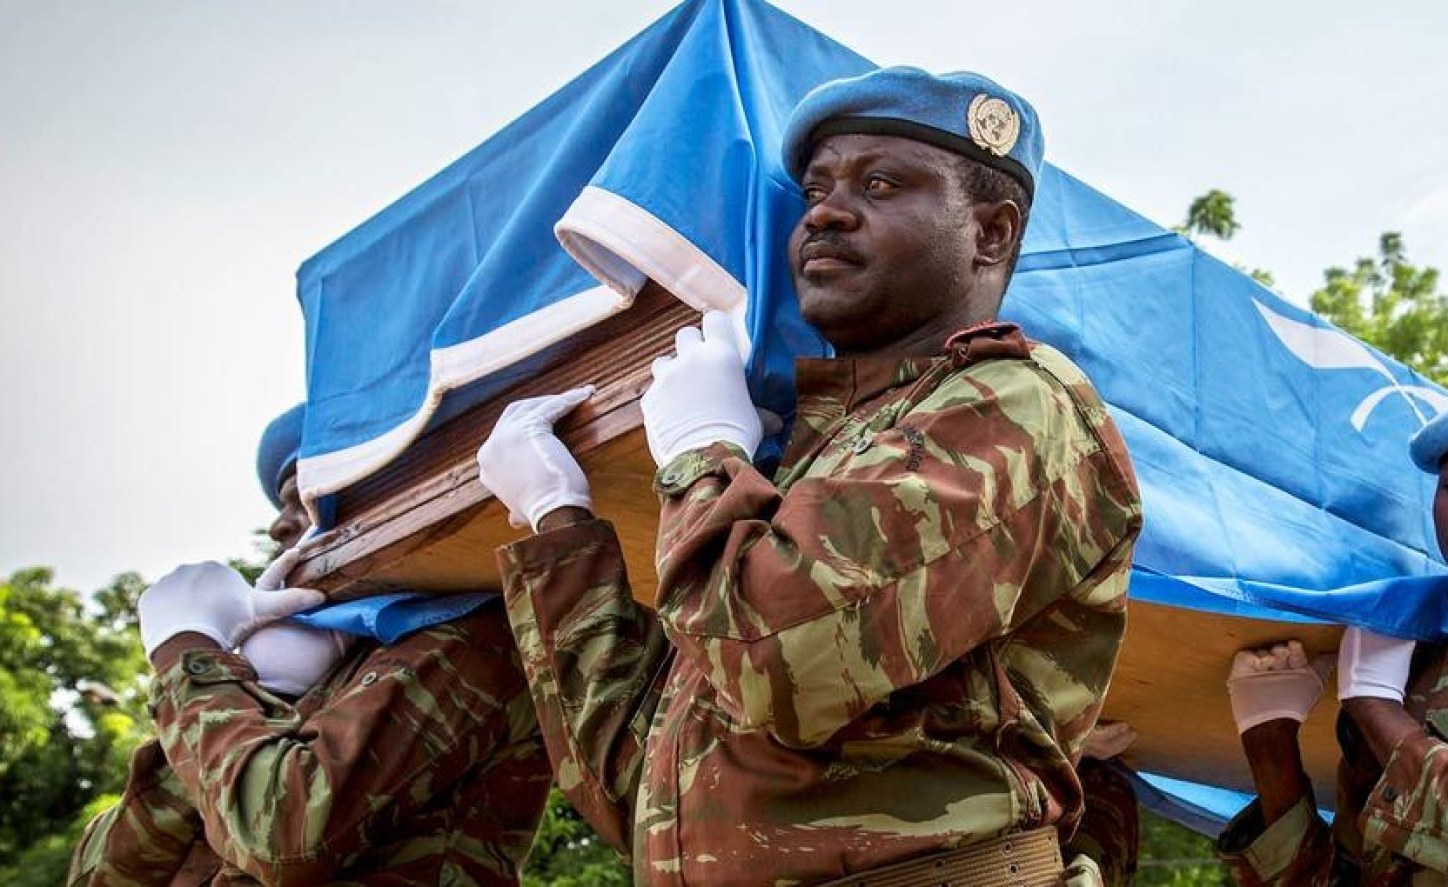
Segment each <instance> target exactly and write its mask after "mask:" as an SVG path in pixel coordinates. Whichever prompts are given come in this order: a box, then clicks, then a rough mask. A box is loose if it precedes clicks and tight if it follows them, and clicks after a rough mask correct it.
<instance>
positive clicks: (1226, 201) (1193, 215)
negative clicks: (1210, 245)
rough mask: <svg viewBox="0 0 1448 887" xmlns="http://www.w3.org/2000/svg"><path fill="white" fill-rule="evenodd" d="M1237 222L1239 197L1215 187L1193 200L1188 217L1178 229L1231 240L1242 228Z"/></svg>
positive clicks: (1188, 208)
mask: <svg viewBox="0 0 1448 887" xmlns="http://www.w3.org/2000/svg"><path fill="white" fill-rule="evenodd" d="M1241 227H1242V226H1241V225H1240V224H1239V223H1238V222H1237V198H1235V197H1233V196H1232V195H1230V194H1228V193H1227V192H1226V191H1221V190H1218V189H1217V188H1213V189H1212V190H1210V191H1208V192H1207V193H1205V194H1203V195H1201V196H1200V197H1198V198H1197V199H1195V200H1193V201H1192V204H1191V206H1189V207H1187V219H1186V221H1185V222H1182V224H1181V225H1180V226H1179V227H1178V228H1177V229H1176V230H1177V231H1179V232H1180V233H1182V234H1209V235H1211V236H1212V237H1217V238H1220V239H1222V240H1231V239H1232V235H1233V234H1236V233H1237V231H1238V230H1240V229H1241Z"/></svg>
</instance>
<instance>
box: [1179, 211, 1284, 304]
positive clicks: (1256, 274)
mask: <svg viewBox="0 0 1448 887" xmlns="http://www.w3.org/2000/svg"><path fill="white" fill-rule="evenodd" d="M1172 230H1174V231H1176V232H1177V233H1178V234H1184V235H1186V236H1187V237H1191V238H1193V239H1195V238H1197V237H1215V238H1217V239H1218V240H1231V239H1232V237H1233V235H1235V234H1236V233H1237V232H1238V231H1240V230H1242V226H1241V224H1240V223H1239V222H1238V221H1237V198H1235V197H1233V196H1232V195H1230V194H1228V193H1227V192H1226V191H1221V190H1219V189H1217V188H1213V189H1212V190H1210V191H1208V192H1207V193H1205V194H1203V195H1201V196H1200V197H1198V198H1197V199H1195V200H1193V201H1192V205H1191V206H1189V207H1187V218H1186V221H1185V222H1182V223H1181V224H1180V225H1178V226H1176V227H1175V228H1173V229H1172ZM1235 267H1236V268H1237V270H1238V271H1241V272H1242V273H1243V274H1246V275H1248V276H1249V277H1251V278H1252V279H1253V280H1255V281H1257V282H1258V283H1260V284H1262V285H1263V286H1266V287H1271V286H1276V285H1277V281H1276V279H1275V278H1273V276H1272V272H1271V271H1267V270H1264V269H1262V268H1247V267H1245V266H1242V265H1236V266H1235Z"/></svg>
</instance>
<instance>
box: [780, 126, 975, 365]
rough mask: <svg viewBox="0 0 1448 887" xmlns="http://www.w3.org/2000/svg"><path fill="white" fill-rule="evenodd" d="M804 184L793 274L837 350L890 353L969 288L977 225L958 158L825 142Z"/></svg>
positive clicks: (870, 141)
mask: <svg viewBox="0 0 1448 887" xmlns="http://www.w3.org/2000/svg"><path fill="white" fill-rule="evenodd" d="M800 184H801V187H802V189H803V191H804V198H805V207H806V208H805V212H804V215H803V216H802V217H801V218H800V221H799V224H798V225H796V226H795V229H794V233H793V234H792V235H791V237H790V250H789V251H790V268H791V271H792V272H793V275H794V284H795V289H796V292H797V293H798V295H799V304H800V310H801V312H802V313H803V314H804V318H805V320H807V321H808V322H809V323H810V324H811V325H812V326H814V327H815V329H817V330H819V331H820V333H821V334H822V335H823V336H824V337H825V338H826V339H828V340H829V341H830V344H832V345H834V346H835V348H836V349H837V350H839V351H840V352H842V353H861V352H870V351H876V350H879V349H882V348H888V347H889V346H890V345H891V344H893V343H896V342H900V341H901V340H903V339H905V338H907V337H909V336H910V335H911V334H912V333H915V332H916V331H918V330H920V329H922V328H927V327H928V326H929V324H930V323H931V321H934V320H938V319H939V318H941V317H942V316H945V315H948V314H950V313H951V312H954V311H956V310H958V308H959V306H960V304H961V300H962V298H963V296H964V295H966V294H969V293H970V292H971V291H972V289H973V287H974V283H975V281H974V280H973V278H974V277H975V276H976V274H977V270H976V263H975V242H976V237H975V231H974V226H975V225H976V224H977V222H976V220H975V218H974V216H973V214H972V212H971V202H970V199H969V197H968V196H967V195H966V193H965V188H964V186H963V184H962V183H961V181H960V173H959V161H958V159H957V158H956V156H955V155H954V154H951V153H949V152H947V151H944V150H942V149H940V148H936V147H934V146H931V145H927V144H924V143H923V142H917V141H913V140H911V139H905V138H899V137H896V136H877V135H837V136H831V137H829V138H827V139H825V140H823V141H822V142H820V143H819V145H818V146H816V148H815V152H814V156H813V157H812V158H811V160H810V164H809V166H808V168H807V169H806V170H805V173H804V175H803V176H802V178H801V182H800Z"/></svg>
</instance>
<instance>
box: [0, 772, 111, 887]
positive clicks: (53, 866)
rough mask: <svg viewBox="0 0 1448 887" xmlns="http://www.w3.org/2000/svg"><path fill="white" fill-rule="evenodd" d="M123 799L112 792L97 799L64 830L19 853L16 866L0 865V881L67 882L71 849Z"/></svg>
mask: <svg viewBox="0 0 1448 887" xmlns="http://www.w3.org/2000/svg"><path fill="white" fill-rule="evenodd" d="M120 800H121V796H120V795H111V794H107V795H100V796H99V797H96V798H94V799H93V800H92V801H91V802H90V803H89V804H87V805H86V806H85V807H84V808H82V809H81V811H80V812H79V813H78V814H76V816H75V818H74V819H72V820H71V821H70V824H69V825H67V826H66V827H65V828H64V829H63V830H61V831H58V832H55V833H54V834H49V835H46V836H45V837H43V838H41V839H40V840H38V841H36V842H35V843H34V844H32V845H31V846H30V847H29V848H27V849H26V850H25V851H23V852H22V853H21V854H20V855H19V857H18V858H17V859H16V860H15V864H14V865H11V866H8V867H4V868H0V884H4V885H6V887H54V885H56V884H63V883H65V875H66V871H67V870H68V869H69V868H70V856H71V851H72V850H73V849H74V847H75V845H76V844H77V843H78V842H79V841H80V836H81V834H82V833H83V832H84V831H85V827H86V824H87V823H89V822H90V821H91V819H92V818H94V817H95V816H96V815H97V814H99V813H101V812H102V811H104V810H106V809H107V808H109V807H112V806H114V805H115V804H117V803H119V802H120Z"/></svg>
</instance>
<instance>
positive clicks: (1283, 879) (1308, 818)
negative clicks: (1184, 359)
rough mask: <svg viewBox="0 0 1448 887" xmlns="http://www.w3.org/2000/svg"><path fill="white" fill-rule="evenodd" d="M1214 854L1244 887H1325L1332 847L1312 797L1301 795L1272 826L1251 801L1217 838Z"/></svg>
mask: <svg viewBox="0 0 1448 887" xmlns="http://www.w3.org/2000/svg"><path fill="white" fill-rule="evenodd" d="M1217 855H1218V856H1220V857H1221V859H1222V862H1224V863H1226V865H1227V868H1228V869H1230V870H1231V872H1232V879H1233V880H1234V881H1235V882H1236V883H1238V884H1241V885H1243V887H1299V885H1301V887H1326V885H1327V884H1330V883H1333V879H1332V875H1333V868H1334V857H1335V855H1336V848H1335V845H1334V844H1333V840H1332V832H1331V831H1330V830H1329V829H1328V827H1327V823H1325V822H1323V821H1322V818H1321V817H1319V816H1318V815H1317V810H1316V809H1314V807H1313V804H1312V799H1311V798H1309V797H1303V798H1302V799H1301V800H1299V801H1298V802H1297V805H1296V806H1295V807H1293V808H1292V809H1291V810H1289V811H1287V812H1286V813H1284V814H1283V815H1282V816H1280V817H1279V818H1278V819H1277V821H1276V822H1273V823H1271V824H1270V825H1268V824H1266V823H1264V822H1263V821H1262V805H1261V803H1260V802H1259V801H1256V800H1254V801H1252V803H1251V804H1249V805H1248V806H1247V808H1246V809H1244V810H1243V811H1242V812H1241V813H1238V814H1237V815H1236V816H1234V817H1232V821H1231V822H1229V823H1227V827H1226V828H1225V829H1224V830H1223V831H1222V834H1221V835H1219V836H1218V838H1217Z"/></svg>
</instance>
